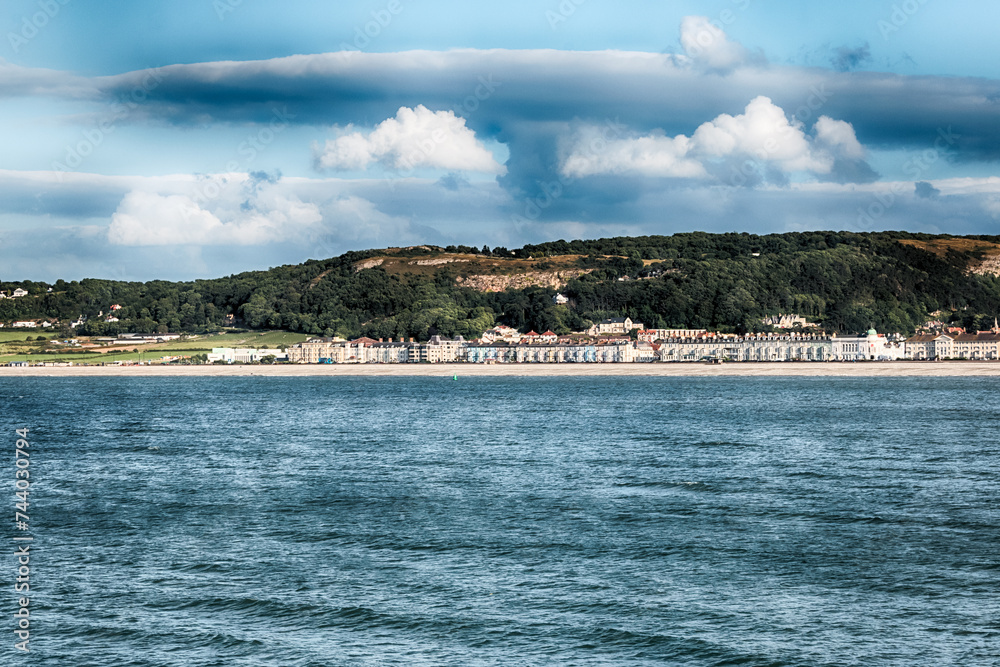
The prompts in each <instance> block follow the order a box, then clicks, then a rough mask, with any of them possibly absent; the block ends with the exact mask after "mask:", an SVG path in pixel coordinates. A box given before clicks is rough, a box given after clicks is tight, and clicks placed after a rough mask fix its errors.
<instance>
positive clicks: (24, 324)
mask: <svg viewBox="0 0 1000 667" xmlns="http://www.w3.org/2000/svg"><path fill="white" fill-rule="evenodd" d="M37 326H38V323H37V322H31V321H29V320H24V321H21V322H14V328H15V329H34V328H36V327H37Z"/></svg>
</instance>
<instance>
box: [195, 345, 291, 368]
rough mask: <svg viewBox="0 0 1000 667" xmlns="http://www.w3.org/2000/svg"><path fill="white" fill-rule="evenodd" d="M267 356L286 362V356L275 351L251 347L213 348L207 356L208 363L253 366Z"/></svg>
mask: <svg viewBox="0 0 1000 667" xmlns="http://www.w3.org/2000/svg"><path fill="white" fill-rule="evenodd" d="M267 356H273V357H274V358H275V359H276V360H277V361H287V360H288V354H287V353H285V352H282V351H281V350H277V349H259V350H258V349H255V348H252V347H236V348H233V347H213V348H212V352H211V354H209V355H208V363H210V364H211V363H215V362H216V361H222V362H225V363H227V364H253V363H257V362H259V361H260V360H261V359H263V358H264V357H267Z"/></svg>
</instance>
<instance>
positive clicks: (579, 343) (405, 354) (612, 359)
mask: <svg viewBox="0 0 1000 667" xmlns="http://www.w3.org/2000/svg"><path fill="white" fill-rule="evenodd" d="M629 324H631V322H629ZM601 325H603V326H604V328H605V329H608V328H615V329H620V328H621V327H622V326H623V325H624V323H623V322H611V321H605V322H604V323H601ZM601 325H595V327H592V330H591V331H588V332H587V333H585V334H584V333H581V334H574V335H570V336H557V335H556V334H554V333H553V332H551V331H546V332H545V333H543V334H538V333H535V332H529V333H527V334H521V333H519V332H517V331H516V330H514V329H511V328H509V327H504V326H499V327H495V328H494V329H491V330H490V331H487V332H485V333H484V334H483V336H482V337H481V338H479V339H478V340H474V341H467V340H465V339H463V338H462V337H461V336H458V337H456V338H454V339H448V338H442V337H440V336H432V337H431V339H430V340H429V341H427V342H426V343H417V342H415V341H414V340H413V339H412V338H411V339H408V340H393V339H391V338H390V339H388V340H381V339H379V340H375V339H372V338H358V339H355V340H350V341H348V340H342V339H337V338H312V339H309V340H307V341H304V342H302V343H298V344H296V345H293V346H291V347H289V348H287V350H286V351H285V352H282V351H280V350H262V351H258V352H260V353H264V354H271V355H273V356H275V358H276V360H279V361H285V360H287V361H288V362H289V363H300V364H370V363H389V364H403V363H444V362H466V363H486V364H490V363H634V362H657V361H660V362H670V361H678V362H679V361H687V362H691V361H706V360H709V361H862V360H865V361H895V360H900V359H946V358H948V359H980V360H987V359H1000V328H996V327H995V328H994V329H993V330H991V331H984V332H978V333H975V334H967V333H946V334H934V335H927V334H924V335H918V336H914V337H911V338H909V339H904V338H903V337H901V336H886V335H885V334H880V333H878V332H876V331H875V330H874V329H871V330H869V331H868V332H867V333H865V334H863V335H859V336H836V335H829V336H828V335H824V334H820V333H761V334H747V335H735V334H720V333H715V332H709V331H706V330H704V329H640V330H639V331H638V336H637V337H636V339H635V340H633V339H631V338H628V337H625V336H623V335H608V334H601V333H600V329H601ZM618 333H619V331H615V334H618ZM215 352H218V353H220V354H219V355H216V356H215V358H216V359H219V360H230V359H231V360H233V361H235V360H236V353H235V351H234V352H229V353H225V352H224V350H223V349H220V350H213V353H215ZM226 355H228V356H226ZM244 356H245V353H244ZM259 356H263V354H261V355H259ZM209 360H210V361H211V360H213V356H212V355H210V357H209Z"/></svg>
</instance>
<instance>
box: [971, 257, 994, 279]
mask: <svg viewBox="0 0 1000 667" xmlns="http://www.w3.org/2000/svg"><path fill="white" fill-rule="evenodd" d="M969 273H975V274H976V275H980V276H986V275H990V276H1000V254H997V255H987V256H986V257H983V258H982V259H981V260H979V261H978V262H973V263H972V264H970V265H969Z"/></svg>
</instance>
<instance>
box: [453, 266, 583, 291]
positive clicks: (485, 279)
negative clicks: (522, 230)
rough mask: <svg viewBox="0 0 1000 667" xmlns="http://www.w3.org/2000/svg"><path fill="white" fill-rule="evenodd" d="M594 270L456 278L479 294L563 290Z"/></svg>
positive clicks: (565, 270)
mask: <svg viewBox="0 0 1000 667" xmlns="http://www.w3.org/2000/svg"><path fill="white" fill-rule="evenodd" d="M591 271H593V269H564V270H562V271H528V272H526V273H515V274H512V275H506V276H491V275H472V276H466V277H464V278H463V277H462V276H459V277H458V278H456V279H455V280H456V282H458V284H459V285H462V286H463V287H471V288H472V289H474V290H476V291H477V292H503V291H504V290H509V289H524V288H525V287H531V286H533V285H536V286H539V287H551V288H553V289H561V288H562V287H564V286H565V285H566V283H567V282H569V281H570V280H572V279H573V278H579V277H580V276H582V275H583V274H585V273H590V272H591Z"/></svg>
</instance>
